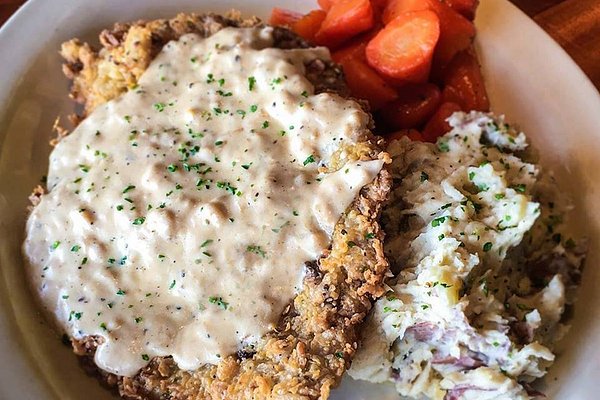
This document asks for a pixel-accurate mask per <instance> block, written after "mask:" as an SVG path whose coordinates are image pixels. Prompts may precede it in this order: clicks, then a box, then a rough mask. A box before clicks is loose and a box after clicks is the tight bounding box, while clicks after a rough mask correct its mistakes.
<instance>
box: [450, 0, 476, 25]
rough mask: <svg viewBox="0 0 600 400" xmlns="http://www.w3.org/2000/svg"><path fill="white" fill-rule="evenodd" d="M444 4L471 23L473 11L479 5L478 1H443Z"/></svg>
mask: <svg viewBox="0 0 600 400" xmlns="http://www.w3.org/2000/svg"><path fill="white" fill-rule="evenodd" d="M444 3H446V4H448V5H449V6H450V8H452V9H453V10H454V11H456V12H458V13H459V14H461V15H462V16H464V17H465V18H468V19H470V20H471V21H472V20H473V18H475V10H476V9H477V6H478V5H479V0H444Z"/></svg>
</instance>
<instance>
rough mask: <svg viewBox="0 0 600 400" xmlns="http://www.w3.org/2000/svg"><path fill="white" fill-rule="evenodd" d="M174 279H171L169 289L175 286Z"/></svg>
mask: <svg viewBox="0 0 600 400" xmlns="http://www.w3.org/2000/svg"><path fill="white" fill-rule="evenodd" d="M175 283H176V282H175V279H173V282H171V284H170V285H169V289H173V288H174V287H175Z"/></svg>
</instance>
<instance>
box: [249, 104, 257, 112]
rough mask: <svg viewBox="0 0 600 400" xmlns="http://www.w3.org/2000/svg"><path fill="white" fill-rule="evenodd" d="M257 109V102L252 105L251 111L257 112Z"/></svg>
mask: <svg viewBox="0 0 600 400" xmlns="http://www.w3.org/2000/svg"><path fill="white" fill-rule="evenodd" d="M256 110H258V106H257V105H256V104H252V105H251V106H250V112H256Z"/></svg>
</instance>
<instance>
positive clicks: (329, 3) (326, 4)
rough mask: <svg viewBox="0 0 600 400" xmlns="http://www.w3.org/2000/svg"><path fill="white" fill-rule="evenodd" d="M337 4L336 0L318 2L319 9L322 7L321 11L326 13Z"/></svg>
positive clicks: (318, 0)
mask: <svg viewBox="0 0 600 400" xmlns="http://www.w3.org/2000/svg"><path fill="white" fill-rule="evenodd" d="M335 2H336V0H317V3H318V4H319V7H321V10H325V11H329V9H330V8H331V6H333V3H335Z"/></svg>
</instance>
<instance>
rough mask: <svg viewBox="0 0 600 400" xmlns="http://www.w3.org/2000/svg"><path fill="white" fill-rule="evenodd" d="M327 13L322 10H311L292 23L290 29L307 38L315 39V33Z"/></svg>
mask: <svg viewBox="0 0 600 400" xmlns="http://www.w3.org/2000/svg"><path fill="white" fill-rule="evenodd" d="M326 15H327V13H326V12H325V11H323V10H313V11H311V12H309V13H308V14H306V15H305V16H303V17H302V18H300V19H299V20H298V21H296V22H295V23H294V24H293V25H292V30H293V31H294V32H296V33H297V34H298V35H300V36H301V37H303V38H304V39H306V40H308V41H309V42H314V41H315V34H316V33H317V31H318V30H319V28H320V27H321V24H322V23H323V21H324V20H325V16H326Z"/></svg>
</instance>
